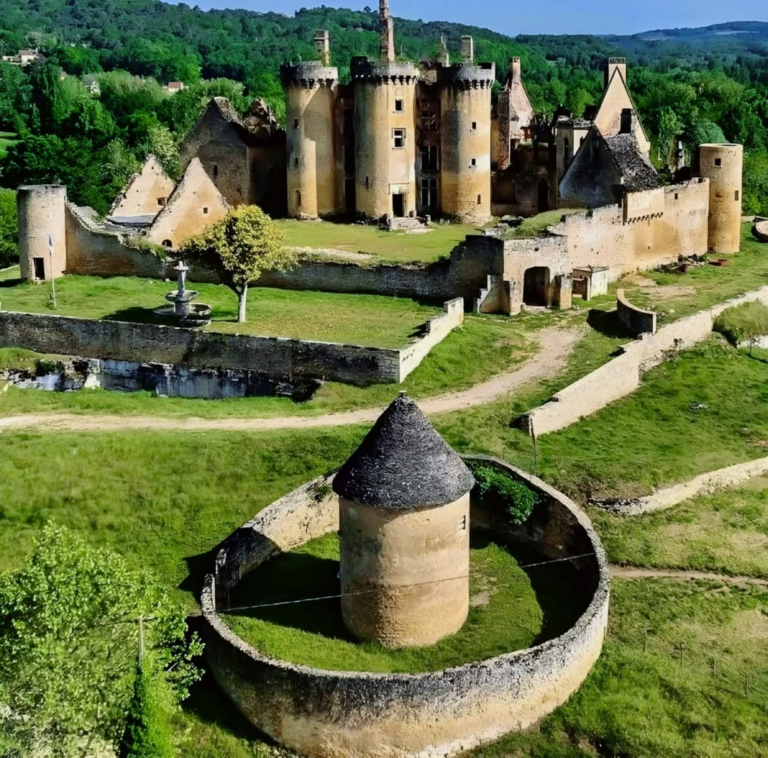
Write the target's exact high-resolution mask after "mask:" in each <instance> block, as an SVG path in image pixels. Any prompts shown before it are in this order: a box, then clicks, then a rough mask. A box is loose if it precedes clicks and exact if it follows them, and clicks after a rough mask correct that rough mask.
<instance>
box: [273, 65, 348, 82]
mask: <svg viewBox="0 0 768 758" xmlns="http://www.w3.org/2000/svg"><path fill="white" fill-rule="evenodd" d="M280 78H281V79H282V82H283V85H284V86H285V87H301V88H303V89H316V88H318V87H335V86H336V85H337V84H338V83H339V70H338V69H337V68H336V67H335V66H326V65H325V64H324V63H323V62H322V61H307V62H305V63H284V64H283V65H282V66H280Z"/></svg>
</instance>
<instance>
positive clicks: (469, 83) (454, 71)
mask: <svg viewBox="0 0 768 758" xmlns="http://www.w3.org/2000/svg"><path fill="white" fill-rule="evenodd" d="M437 81H438V82H439V83H440V84H444V85H449V86H453V87H458V88H459V89H483V90H484V89H488V90H490V89H491V88H492V87H493V83H494V82H495V81H496V64H495V63H479V64H475V63H458V64H456V65H454V66H441V67H440V69H438V72H437Z"/></svg>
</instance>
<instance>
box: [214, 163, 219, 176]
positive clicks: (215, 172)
mask: <svg viewBox="0 0 768 758" xmlns="http://www.w3.org/2000/svg"><path fill="white" fill-rule="evenodd" d="M213 178H214V179H218V178H219V164H218V163H214V164H213Z"/></svg>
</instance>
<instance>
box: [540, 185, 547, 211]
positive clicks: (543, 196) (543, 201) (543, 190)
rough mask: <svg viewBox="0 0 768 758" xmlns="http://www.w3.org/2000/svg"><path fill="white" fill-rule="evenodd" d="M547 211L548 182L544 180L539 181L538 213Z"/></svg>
mask: <svg viewBox="0 0 768 758" xmlns="http://www.w3.org/2000/svg"><path fill="white" fill-rule="evenodd" d="M548 210H549V182H548V181H547V180H546V179H540V180H539V213H544V211H548Z"/></svg>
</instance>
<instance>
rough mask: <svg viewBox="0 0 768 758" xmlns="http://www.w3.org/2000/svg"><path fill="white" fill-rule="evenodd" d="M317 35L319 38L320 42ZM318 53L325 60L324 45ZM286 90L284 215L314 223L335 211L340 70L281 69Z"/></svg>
mask: <svg viewBox="0 0 768 758" xmlns="http://www.w3.org/2000/svg"><path fill="white" fill-rule="evenodd" d="M320 34H321V33H320V32H318V37H316V39H317V38H319V37H320ZM320 41H322V43H323V50H322V51H321V50H320V48H318V52H322V54H323V57H324V58H325V60H327V59H328V56H327V54H326V53H325V42H326V41H327V37H323V38H322V40H320ZM281 77H282V80H283V85H284V87H285V104H286V133H287V155H286V162H287V181H288V215H289V216H291V217H293V218H304V219H314V218H321V217H323V216H332V215H334V214H336V213H338V212H339V205H340V201H339V189H338V186H337V165H336V151H335V135H334V115H335V107H336V93H337V89H338V84H339V72H338V69H336V68H335V67H332V66H328V65H325V61H324V60H320V61H310V62H307V63H296V64H287V65H284V66H282V68H281Z"/></svg>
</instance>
